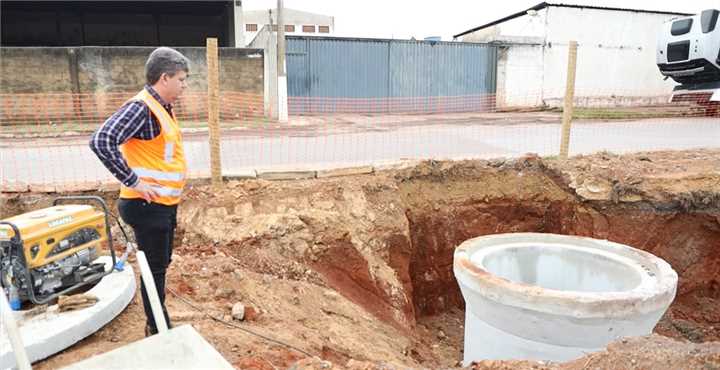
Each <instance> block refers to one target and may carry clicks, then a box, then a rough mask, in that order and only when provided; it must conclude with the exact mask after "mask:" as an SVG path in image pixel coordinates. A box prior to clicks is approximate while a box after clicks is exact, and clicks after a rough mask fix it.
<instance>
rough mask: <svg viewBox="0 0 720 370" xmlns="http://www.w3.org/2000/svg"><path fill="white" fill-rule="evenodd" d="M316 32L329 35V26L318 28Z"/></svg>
mask: <svg viewBox="0 0 720 370" xmlns="http://www.w3.org/2000/svg"><path fill="white" fill-rule="evenodd" d="M318 32H320V33H330V26H318Z"/></svg>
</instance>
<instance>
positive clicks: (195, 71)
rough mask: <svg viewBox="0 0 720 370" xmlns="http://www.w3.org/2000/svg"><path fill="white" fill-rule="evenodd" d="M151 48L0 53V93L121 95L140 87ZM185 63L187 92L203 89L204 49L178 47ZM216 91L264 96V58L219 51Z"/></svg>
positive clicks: (6, 49) (258, 53)
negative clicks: (187, 61)
mask: <svg viewBox="0 0 720 370" xmlns="http://www.w3.org/2000/svg"><path fill="white" fill-rule="evenodd" d="M153 49H154V48H150V47H77V48H69V47H68V48H65V47H60V48H13V47H3V48H1V49H0V93H50V92H53V93H54V92H58V93H59V92H65V93H69V92H75V93H97V92H126V91H135V90H139V89H140V88H142V86H143V85H144V83H145V72H144V69H145V61H146V59H147V56H148V55H149V54H150V52H151V51H152V50H153ZM177 50H179V51H180V52H181V53H183V54H184V55H186V56H187V57H188V59H190V74H191V78H190V79H189V80H188V81H189V91H205V90H206V89H207V65H206V61H205V58H206V51H205V48H200V47H188V48H177ZM219 53H220V88H221V89H222V90H227V91H238V92H247V93H255V94H258V95H261V94H262V93H263V53H262V50H258V49H236V48H220V51H219Z"/></svg>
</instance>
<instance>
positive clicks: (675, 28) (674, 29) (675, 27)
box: [670, 18, 693, 36]
mask: <svg viewBox="0 0 720 370" xmlns="http://www.w3.org/2000/svg"><path fill="white" fill-rule="evenodd" d="M692 23H693V20H692V18H688V19H681V20H679V21H675V22H673V24H672V26H671V27H670V33H671V34H672V35H673V36H680V35H684V34H686V33H688V32H690V29H691V28H692Z"/></svg>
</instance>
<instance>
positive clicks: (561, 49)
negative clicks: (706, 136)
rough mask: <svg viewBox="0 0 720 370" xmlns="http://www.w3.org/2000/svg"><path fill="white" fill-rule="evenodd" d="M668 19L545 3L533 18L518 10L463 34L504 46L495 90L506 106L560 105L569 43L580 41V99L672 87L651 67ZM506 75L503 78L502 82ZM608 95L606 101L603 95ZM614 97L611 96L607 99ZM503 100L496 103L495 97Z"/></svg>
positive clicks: (623, 98)
mask: <svg viewBox="0 0 720 370" xmlns="http://www.w3.org/2000/svg"><path fill="white" fill-rule="evenodd" d="M672 17H674V16H673V15H669V14H653V13H642V12H631V11H611V10H600V9H588V8H566V7H548V8H545V9H542V10H540V11H538V12H537V14H536V15H524V16H521V17H518V18H515V19H512V20H509V21H507V22H503V23H501V24H498V25H496V26H493V27H489V28H487V29H483V30H479V31H477V32H474V33H472V34H468V35H465V37H463V41H470V42H490V41H499V42H503V43H508V47H509V50H508V52H507V55H506V60H505V61H502V60H501V61H499V65H498V68H499V70H500V69H502V68H503V63H504V64H505V65H504V67H505V70H504V73H498V79H499V80H498V90H503V91H504V92H505V101H504V104H505V105H509V106H513V105H528V104H532V102H533V101H534V100H533V99H531V98H530V99H529V98H528V96H532V95H533V94H534V93H535V91H534V90H539V95H540V99H535V100H536V101H538V104H548V105H558V104H561V103H562V101H561V100H562V96H563V95H564V90H565V83H566V73H567V60H568V56H567V53H568V43H569V41H570V40H576V41H577V42H578V44H579V46H578V60H577V74H576V96H578V97H579V98H580V100H581V101H592V102H593V104H612V103H613V102H612V101H607V102H605V103H602V102H601V101H602V99H596V98H597V97H599V96H605V97H609V96H615V97H617V101H618V102H623V103H630V102H632V101H633V100H632V99H628V97H647V96H658V99H659V100H662V99H664V96H665V95H667V94H669V92H670V91H671V90H672V87H673V86H674V83H672V82H671V81H669V80H668V81H663V78H662V76H661V75H660V73H659V71H658V69H657V66H656V65H655V45H656V37H657V32H658V30H659V29H660V26H661V24H662V23H663V22H664V21H665V20H667V19H670V18H672ZM501 78H504V80H501ZM606 100H608V99H606ZM610 100H612V98H611V99H610ZM498 104H500V105H502V104H503V102H502V101H500V100H499V101H498Z"/></svg>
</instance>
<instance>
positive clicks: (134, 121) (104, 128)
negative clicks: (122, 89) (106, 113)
mask: <svg viewBox="0 0 720 370" xmlns="http://www.w3.org/2000/svg"><path fill="white" fill-rule="evenodd" d="M145 90H147V91H148V92H149V93H150V95H152V96H153V97H154V98H155V99H157V101H158V102H160V104H162V106H163V107H165V109H166V110H167V111H168V112H169V113H170V114H171V115H172V104H168V103H165V101H164V100H163V99H162V98H161V97H160V95H158V93H157V92H156V91H155V90H154V89H153V88H152V87H150V86H148V85H145ZM159 134H160V123H159V122H158V120H157V118H155V116H153V115H152V114H150V108H148V106H147V105H145V103H143V102H140V101H133V102H130V103H127V104H125V105H123V106H122V107H121V108H120V109H118V111H117V112H115V114H113V115H112V116H110V118H108V119H107V120H106V121H105V123H103V124H102V125H101V126H100V128H98V129H97V131H95V133H94V134H93V135H92V138H90V149H92V151H93V152H95V155H97V157H98V158H99V159H100V161H101V162H102V164H103V165H104V166H105V168H107V169H108V170H109V171H110V173H111V174H112V175H113V176H115V177H116V178H117V179H118V180H120V182H122V183H123V184H124V185H125V186H128V187H134V186H135V185H137V184H138V182H140V179H139V178H138V176H137V175H136V174H135V172H133V170H132V169H130V166H128V164H127V161H125V158H123V156H122V153H121V152H120V145H122V144H124V143H125V142H127V141H128V140H130V139H131V138H135V139H140V140H152V139H154V138H155V137H156V136H158V135H159Z"/></svg>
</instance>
